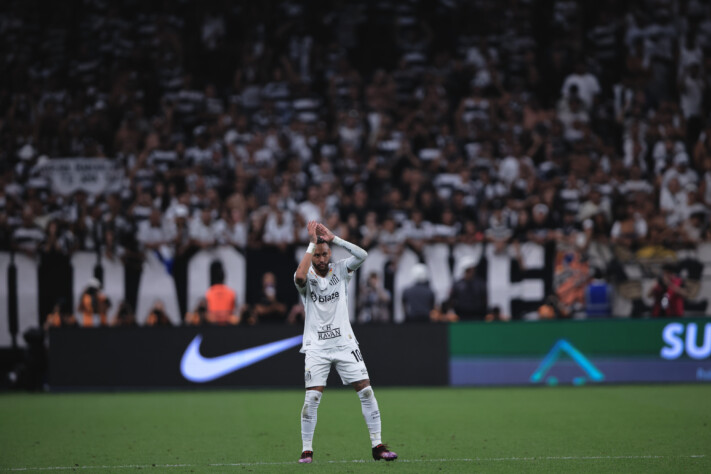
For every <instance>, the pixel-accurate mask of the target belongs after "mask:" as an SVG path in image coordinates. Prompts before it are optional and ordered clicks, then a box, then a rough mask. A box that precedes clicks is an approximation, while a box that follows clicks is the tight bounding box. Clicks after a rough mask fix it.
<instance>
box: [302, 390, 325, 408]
mask: <svg viewBox="0 0 711 474" xmlns="http://www.w3.org/2000/svg"><path fill="white" fill-rule="evenodd" d="M322 396H323V393H321V392H319V391H318V390H307V391H306V396H305V398H304V406H308V405H316V406H318V404H319V402H321V397H322Z"/></svg>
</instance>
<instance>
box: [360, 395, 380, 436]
mask: <svg viewBox="0 0 711 474" xmlns="http://www.w3.org/2000/svg"><path fill="white" fill-rule="evenodd" d="M358 398H360V406H361V408H362V409H363V418H365V424H366V425H368V431H369V432H370V444H372V447H373V448H374V447H376V446H377V445H379V444H380V443H382V441H381V440H380V410H379V409H378V401H377V400H376V399H375V394H374V393H373V389H372V388H371V387H365V388H364V389H363V390H361V391H360V392H358Z"/></svg>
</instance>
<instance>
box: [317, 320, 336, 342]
mask: <svg viewBox="0 0 711 474" xmlns="http://www.w3.org/2000/svg"><path fill="white" fill-rule="evenodd" d="M336 337H341V328H331V325H330V324H328V325H326V326H324V328H323V331H319V332H318V340H319V341H325V340H327V339H334V338H336Z"/></svg>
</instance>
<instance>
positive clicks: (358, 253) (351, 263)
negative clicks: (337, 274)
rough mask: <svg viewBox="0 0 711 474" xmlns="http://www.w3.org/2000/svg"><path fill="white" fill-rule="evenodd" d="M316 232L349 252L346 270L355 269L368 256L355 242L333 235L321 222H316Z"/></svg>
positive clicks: (351, 270)
mask: <svg viewBox="0 0 711 474" xmlns="http://www.w3.org/2000/svg"><path fill="white" fill-rule="evenodd" d="M316 233H317V234H318V236H319V237H320V238H322V239H323V240H325V241H326V242H328V243H334V244H336V245H338V246H340V247H343V248H344V249H346V250H348V252H350V254H351V257H350V258H348V260H346V268H347V269H348V272H353V271H355V270H357V269H358V267H360V266H361V265H362V264H363V262H365V259H366V258H367V257H368V252H366V251H365V250H363V249H362V248H360V247H358V246H357V245H356V244H353V243H351V242H348V241H347V240H343V239H342V238H340V237H337V236H335V235H333V232H331V231H330V230H328V228H327V227H326V226H325V225H323V224H317V227H316Z"/></svg>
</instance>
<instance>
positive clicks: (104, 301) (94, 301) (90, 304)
mask: <svg viewBox="0 0 711 474" xmlns="http://www.w3.org/2000/svg"><path fill="white" fill-rule="evenodd" d="M109 308H111V300H109V298H108V297H107V296H106V294H104V292H103V291H102V290H101V282H100V281H99V280H98V279H96V278H91V279H89V281H88V282H87V284H86V288H84V291H82V293H81V296H80V297H79V306H78V307H77V310H78V311H79V314H81V321H82V322H81V325H82V326H83V327H92V326H108V325H109V320H108V311H109Z"/></svg>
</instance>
